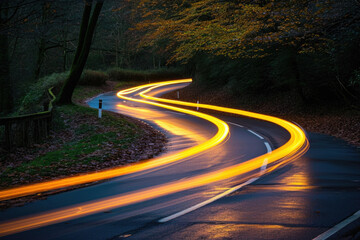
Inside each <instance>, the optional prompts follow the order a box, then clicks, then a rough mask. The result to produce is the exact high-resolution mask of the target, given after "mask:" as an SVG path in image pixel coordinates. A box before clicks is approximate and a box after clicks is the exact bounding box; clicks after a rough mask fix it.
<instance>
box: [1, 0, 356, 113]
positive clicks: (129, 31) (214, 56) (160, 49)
mask: <svg viewBox="0 0 360 240" xmlns="http://www.w3.org/2000/svg"><path fill="white" fill-rule="evenodd" d="M95 2H97V1H95V0H94V3H95ZM83 9H84V1H70V0H56V1H55V0H13V1H1V2H0V48H1V50H0V96H1V97H0V101H1V102H0V103H1V104H0V106H1V108H0V112H2V113H4V112H5V113H6V112H7V113H8V112H11V111H16V109H17V108H18V106H19V104H20V103H21V101H22V98H23V95H24V93H25V92H26V89H28V87H30V86H32V85H34V84H36V83H37V82H38V80H39V79H41V78H43V77H44V76H47V75H51V74H54V73H59V74H60V73H63V72H68V71H70V68H71V64H72V62H73V59H74V56H75V52H76V47H77V45H78V38H79V30H80V25H81V17H82V12H83ZM359 28H360V3H359V1H358V0H340V1H338V0H313V1H308V0H296V1H295V0H279V1H275V0H251V1H250V0H236V1H219V0H181V1H178V0H175V1H166V0H135V1H130V0H125V1H116V0H105V1H104V4H103V7H102V10H101V12H100V14H99V17H98V21H97V25H96V29H95V32H94V35H93V39H92V43H91V47H90V53H89V57H88V58H87V61H86V65H85V68H87V69H92V70H103V71H106V70H107V69H111V68H127V69H142V70H147V69H159V68H168V67H179V66H180V67H182V68H184V69H185V71H186V72H187V74H188V75H190V76H192V77H193V78H194V82H195V83H196V84H199V85H203V86H206V87H208V88H214V87H224V88H227V89H230V90H231V92H233V93H234V94H239V93H242V92H247V93H249V92H257V93H259V92H268V90H274V91H295V92H296V93H297V94H299V95H300V96H301V98H302V99H303V101H304V102H309V101H315V100H316V101H319V102H321V101H322V102H325V103H326V102H329V100H331V101H333V102H339V103H340V102H341V103H347V104H348V105H351V106H353V105H356V104H359V95H360V61H359V60H358V56H359V55H360V46H359V43H360V41H359V40H360V36H359V35H360V29H359Z"/></svg>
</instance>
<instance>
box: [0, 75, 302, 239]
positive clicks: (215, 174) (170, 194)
mask: <svg viewBox="0 0 360 240" xmlns="http://www.w3.org/2000/svg"><path fill="white" fill-rule="evenodd" d="M188 82H190V81H189V80H182V81H171V82H162V83H157V84H149V85H146V86H140V87H137V88H132V89H128V90H125V91H121V92H119V93H118V94H117V96H118V97H120V98H122V99H124V100H119V99H118V98H116V97H115V96H114V94H105V95H102V96H101V98H102V99H103V108H104V109H105V110H111V111H116V112H120V113H123V114H127V115H130V116H134V117H137V118H140V119H143V120H146V121H147V122H149V123H150V124H152V125H153V126H155V127H157V128H160V129H162V130H165V131H166V133H167V135H168V138H169V142H170V143H172V144H171V145H170V147H169V148H168V151H167V152H166V153H165V154H163V155H161V156H159V157H157V158H155V159H153V160H151V161H145V162H142V163H138V164H134V165H131V166H126V167H121V168H118V169H113V170H108V171H103V172H97V173H92V174H88V175H83V176H79V177H73V178H68V179H63V180H59V181H52V182H48V183H44V184H38V185H34V186H27V187H25V188H18V189H10V190H9V191H7V192H6V191H3V192H1V193H0V196H1V197H2V199H6V198H13V197H18V196H24V195H27V194H33V193H36V192H41V191H47V190H50V189H53V188H61V187H65V186H69V185H71V184H72V185H74V184H79V183H85V182H92V181H98V180H102V179H108V178H114V177H117V178H115V179H113V180H112V181H109V182H106V183H103V184H99V185H96V186H92V187H88V188H85V189H79V190H76V191H72V192H68V193H63V194H59V195H55V196H52V197H50V198H49V200H47V201H46V202H47V204H46V206H42V205H41V204H39V203H38V202H35V203H31V204H29V205H27V206H24V207H22V208H21V210H19V209H8V210H6V211H5V212H4V214H2V216H1V218H0V219H1V220H2V221H4V222H3V223H1V224H0V235H8V234H14V233H17V232H22V231H25V230H29V229H34V228H39V227H43V226H47V225H51V224H55V223H60V224H56V225H52V226H49V227H43V228H40V229H38V230H32V231H29V232H24V233H18V234H16V235H11V236H9V237H10V238H11V237H12V236H14V237H15V238H26V237H27V236H28V235H27V234H35V235H36V238H39V239H41V238H45V237H46V239H49V238H60V239H61V238H64V236H65V235H66V234H68V233H67V231H63V230H64V227H65V226H64V223H61V222H64V221H69V220H71V219H74V220H72V221H71V222H72V226H77V225H78V223H79V222H83V221H85V222H87V223H88V224H86V226H84V225H82V226H81V228H79V229H75V230H74V232H77V233H78V234H80V233H84V231H87V230H89V229H93V226H94V225H93V224H95V226H98V225H99V226H100V225H103V224H104V222H109V221H110V222H111V221H112V220H110V219H116V220H114V221H120V220H121V219H126V218H127V217H129V216H139V215H141V214H146V213H152V217H150V218H149V219H148V220H147V221H146V222H149V221H150V222H151V221H154V220H155V219H156V218H158V216H161V217H165V216H168V215H171V214H174V213H176V212H179V211H181V210H183V209H187V208H189V207H191V206H193V205H195V204H197V203H202V202H206V201H207V200H208V199H209V198H212V197H216V196H217V195H218V194H222V193H223V192H226V190H229V189H232V188H234V186H237V185H238V184H240V185H241V184H243V183H244V182H246V181H248V180H249V179H250V180H251V181H250V182H253V181H255V180H256V179H258V177H259V176H261V175H262V174H265V173H266V172H269V171H271V170H274V169H276V168H277V167H278V166H282V165H283V164H285V163H287V162H290V161H292V160H294V159H297V158H298V157H300V156H301V155H303V154H304V153H305V152H306V151H307V149H308V142H307V139H306V137H305V134H304V132H303V131H302V130H301V129H300V128H299V127H297V126H296V125H294V124H292V123H289V122H286V121H284V120H281V119H278V118H274V117H270V116H266V115H261V114H256V113H250V112H245V111H241V110H238V109H228V108H221V107H217V106H211V105H204V104H197V105H196V104H192V103H187V102H179V101H169V100H166V99H159V98H156V95H157V94H160V93H164V92H166V91H169V90H173V89H174V85H176V86H177V87H181V86H184V84H187V83H188ZM149 91H151V92H149ZM98 99H99V97H98V98H95V99H93V100H92V101H91V102H90V105H92V106H96V105H97V101H98ZM150 100H151V101H150ZM154 100H155V101H157V102H154ZM159 102H163V103H159ZM169 103H170V104H176V105H180V106H181V105H185V106H190V107H197V106H200V107H201V108H208V109H213V110H216V111H220V112H231V113H233V114H239V115H241V116H247V117H252V118H255V119H258V120H251V122H252V123H250V122H249V119H248V118H246V119H241V118H239V119H233V120H232V123H233V124H235V125H232V126H231V127H230V134H228V133H229V126H228V124H227V123H226V122H225V121H223V120H221V119H219V118H216V117H214V116H211V115H208V114H204V113H201V112H198V111H194V110H189V109H184V108H181V107H175V106H173V105H168V104H169ZM149 105H150V106H149ZM164 109H165V110H164ZM234 121H237V122H236V123H234ZM240 124H241V125H240ZM252 125H253V126H254V127H252ZM239 126H246V127H239ZM247 126H248V127H247ZM257 128H259V130H261V129H262V130H261V131H265V130H264V129H268V130H266V131H265V132H266V133H264V134H260V131H257ZM284 132H285V133H284ZM267 135H269V136H273V135H278V136H286V137H285V138H281V139H280V140H279V142H281V144H280V143H279V142H276V141H273V142H271V141H270V140H269V139H268V138H267ZM272 139H274V137H272ZM270 144H271V145H272V146H277V145H278V146H280V147H278V148H275V149H271V147H270ZM299 179H300V180H299ZM302 180H303V179H302ZM302 180H301V175H299V177H297V179H296V180H294V182H295V181H302ZM250 182H249V183H250ZM240 185H239V186H240ZM241 186H242V185H241ZM299 186H300V185H299ZM236 189H237V188H236ZM229 193H230V192H229ZM109 211H111V213H112V214H113V216H106V215H108V214H104V213H108V212H109ZM29 213H32V214H34V213H37V214H35V215H32V214H30V215H29ZM15 218H18V219H15ZM77 218H79V219H77ZM9 219H14V220H9ZM5 220H6V221H5ZM135 227H136V226H135ZM49 229H57V230H54V231H53V232H51V234H50V233H49V232H48V230H49ZM67 229H68V228H67ZM123 230H124V231H125V230H126V229H123ZM49 234H50V235H49ZM64 234H65V235H64ZM71 234H73V233H71Z"/></svg>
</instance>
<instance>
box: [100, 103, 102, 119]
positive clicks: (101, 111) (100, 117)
mask: <svg viewBox="0 0 360 240" xmlns="http://www.w3.org/2000/svg"><path fill="white" fill-rule="evenodd" d="M101 113H102V99H99V118H101Z"/></svg>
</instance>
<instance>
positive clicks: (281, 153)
mask: <svg viewBox="0 0 360 240" xmlns="http://www.w3.org/2000/svg"><path fill="white" fill-rule="evenodd" d="M184 82H191V79H183V80H180V81H179V82H177V83H184ZM170 84H176V81H167V82H162V83H159V85H157V86H154V87H151V88H148V89H147V90H145V91H142V92H141V93H139V95H140V96H141V97H143V98H146V99H149V100H153V101H158V102H165V103H170V104H176V105H181V106H188V107H199V108H205V109H210V110H215V111H219V112H225V113H232V114H237V115H241V116H245V117H250V118H255V119H260V120H263V121H267V122H271V123H274V124H276V125H279V126H281V127H283V128H284V129H286V130H287V131H288V132H289V133H290V139H289V140H288V141H287V142H286V143H285V144H284V145H282V146H281V147H279V148H277V149H275V150H273V151H272V153H271V155H272V156H276V157H277V159H276V158H272V159H273V160H272V161H268V163H272V162H274V161H276V160H279V159H281V158H283V157H286V156H288V155H291V154H294V153H296V152H297V151H298V150H300V149H301V148H302V147H303V146H304V145H306V144H308V142H307V138H306V135H305V133H304V131H303V130H302V129H301V128H300V127H298V126H297V125H295V124H293V123H290V122H288V121H286V120H283V119H280V118H277V117H273V116H269V115H265V114H260V113H254V112H249V111H244V110H239V109H235V108H226V107H220V106H214V105H209V104H200V103H191V102H183V101H178V100H171V99H164V98H157V97H152V96H148V95H146V93H148V92H150V91H151V90H153V89H154V88H156V87H160V86H165V85H170ZM249 161H251V160H249Z"/></svg>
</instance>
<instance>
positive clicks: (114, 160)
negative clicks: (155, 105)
mask: <svg viewBox="0 0 360 240" xmlns="http://www.w3.org/2000/svg"><path fill="white" fill-rule="evenodd" d="M56 78H57V80H58V81H59V82H61V81H63V80H62V79H61V78H60V77H59V76H57V77H56ZM52 79H54V76H52V77H51V78H50V80H49V79H48V80H46V79H45V80H46V81H44V82H43V84H38V85H37V86H38V87H39V86H41V87H39V88H45V86H46V87H47V86H48V83H49V82H52V81H51V80H52ZM52 83H54V82H52ZM55 83H56V84H59V83H58V82H57V81H55ZM141 83H142V82H141V81H109V80H106V81H105V82H103V83H102V84H100V85H96V84H91V85H79V86H77V88H76V89H75V92H74V95H73V101H74V102H75V103H76V105H67V106H56V107H55V108H54V116H53V127H52V130H51V134H50V136H49V138H48V139H46V140H45V141H43V142H42V143H39V144H35V145H34V146H32V147H30V148H25V147H22V148H17V149H16V151H14V152H11V153H9V152H6V151H2V150H1V148H0V189H6V188H12V187H16V186H20V185H24V184H29V183H35V182H42V181H47V180H51V179H58V178H63V177H67V176H73V175H78V174H83V173H87V172H93V171H98V170H102V169H108V168H113V167H118V166H121V165H126V164H131V163H133V162H137V161H140V160H143V159H149V158H152V157H154V156H156V155H158V154H159V153H160V152H162V151H163V150H164V148H165V143H166V138H165V136H164V135H163V134H162V133H160V132H159V131H157V130H155V129H153V128H152V127H150V126H149V125H147V124H145V123H143V122H141V121H138V120H135V119H132V118H129V117H126V116H123V115H120V114H116V113H111V112H106V111H105V112H103V117H102V118H101V119H98V117H97V110H95V109H91V108H89V107H86V106H85V100H86V99H88V98H91V97H94V96H96V95H98V94H100V93H102V92H107V91H114V90H120V89H124V88H127V87H132V86H135V85H139V84H141ZM30 92H31V94H29V95H27V96H26V97H27V99H25V100H26V101H30V99H31V98H32V99H33V100H35V99H38V100H39V101H40V102H41V99H42V98H43V96H42V95H41V89H38V90H37V91H35V90H34V89H32V91H30ZM26 97H25V98H26ZM38 106H41V104H38ZM65 190H66V189H65ZM62 191H63V190H62ZM47 194H50V193H47ZM47 194H45V195H47ZM38 197H41V196H32V197H26V198H22V199H20V200H10V201H5V202H2V203H1V205H0V208H6V207H8V206H12V205H14V204H18V203H20V204H22V203H24V202H27V201H29V200H31V199H33V198H38Z"/></svg>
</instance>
